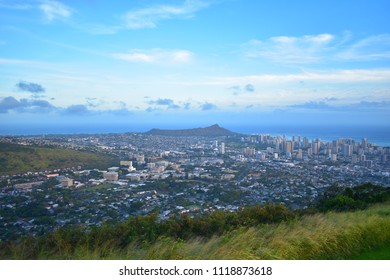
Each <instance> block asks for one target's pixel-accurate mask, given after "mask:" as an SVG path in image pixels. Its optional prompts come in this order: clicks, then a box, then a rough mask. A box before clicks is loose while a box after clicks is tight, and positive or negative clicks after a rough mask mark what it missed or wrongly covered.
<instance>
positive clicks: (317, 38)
mask: <svg viewBox="0 0 390 280" xmlns="http://www.w3.org/2000/svg"><path fill="white" fill-rule="evenodd" d="M243 49H244V55H245V56H246V57H247V58H262V59H266V60H271V61H275V62H278V63H283V64H308V63H324V62H329V61H332V62H338V61H375V60H387V59H389V58H390V34H381V35H375V36H371V37H368V38H363V39H359V40H355V41H353V40H352V34H351V33H350V32H345V33H344V34H343V36H340V37H337V36H335V35H332V34H317V35H305V36H301V37H293V36H278V37H271V38H269V39H268V40H264V41H260V40H250V41H249V42H247V43H245V44H244V45H243Z"/></svg>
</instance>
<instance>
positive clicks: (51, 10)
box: [39, 0, 73, 21]
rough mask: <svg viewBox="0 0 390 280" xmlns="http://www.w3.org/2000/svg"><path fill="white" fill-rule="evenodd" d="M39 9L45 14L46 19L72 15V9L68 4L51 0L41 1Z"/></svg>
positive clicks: (50, 19)
mask: <svg viewBox="0 0 390 280" xmlns="http://www.w3.org/2000/svg"><path fill="white" fill-rule="evenodd" d="M39 9H40V10H41V11H42V12H43V13H44V14H45V16H46V18H47V20H48V21H52V20H54V19H58V18H68V17H70V16H71V15H72V12H73V10H72V9H71V8H69V7H68V6H66V5H64V4H62V3H60V2H58V1H52V0H46V1H43V2H42V4H41V5H39Z"/></svg>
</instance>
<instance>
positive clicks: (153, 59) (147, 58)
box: [112, 49, 194, 64]
mask: <svg viewBox="0 0 390 280" xmlns="http://www.w3.org/2000/svg"><path fill="white" fill-rule="evenodd" d="M193 56H194V55H193V53H192V52H190V51H188V50H163V49H151V50H131V51H130V52H128V53H114V54H112V57H114V58H116V59H120V60H125V61H128V62H141V63H164V64H165V63H169V64H171V63H188V62H190V61H191V60H192V58H193Z"/></svg>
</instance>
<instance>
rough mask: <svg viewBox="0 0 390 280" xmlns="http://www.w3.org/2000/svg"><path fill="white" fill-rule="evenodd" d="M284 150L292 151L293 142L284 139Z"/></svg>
mask: <svg viewBox="0 0 390 280" xmlns="http://www.w3.org/2000/svg"><path fill="white" fill-rule="evenodd" d="M285 152H286V153H287V152H288V153H292V152H293V142H292V141H286V150H285Z"/></svg>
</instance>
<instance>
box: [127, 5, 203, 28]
mask: <svg viewBox="0 0 390 280" xmlns="http://www.w3.org/2000/svg"><path fill="white" fill-rule="evenodd" d="M208 6H209V4H208V3H206V2H204V1H199V0H186V1H185V2H184V3H183V4H182V5H178V6H170V5H158V6H153V7H148V8H143V9H138V10H133V11H130V12H128V13H126V15H125V16H124V17H123V19H124V20H125V24H126V27H127V28H129V29H142V28H155V27H156V26H157V23H158V22H160V21H162V20H168V19H174V18H188V17H193V16H194V14H195V13H196V12H197V11H199V10H201V9H204V8H206V7H208Z"/></svg>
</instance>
